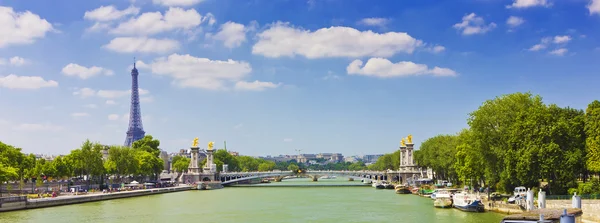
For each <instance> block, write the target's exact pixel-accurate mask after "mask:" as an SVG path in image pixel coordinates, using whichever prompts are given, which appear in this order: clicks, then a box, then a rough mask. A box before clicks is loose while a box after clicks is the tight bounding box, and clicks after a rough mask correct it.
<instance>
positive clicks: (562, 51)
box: [550, 48, 569, 56]
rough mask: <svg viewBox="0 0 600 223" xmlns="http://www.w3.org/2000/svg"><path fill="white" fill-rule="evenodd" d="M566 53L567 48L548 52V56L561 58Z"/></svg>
mask: <svg viewBox="0 0 600 223" xmlns="http://www.w3.org/2000/svg"><path fill="white" fill-rule="evenodd" d="M567 52H569V50H568V49H567V48H559V49H556V50H553V51H550V54H552V55H556V56H563V55H565V53H567Z"/></svg>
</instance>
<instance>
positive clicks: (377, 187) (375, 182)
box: [371, 180, 385, 189]
mask: <svg viewBox="0 0 600 223" xmlns="http://www.w3.org/2000/svg"><path fill="white" fill-rule="evenodd" d="M371 186H372V187H374V188H376V189H384V188H385V186H383V184H382V183H381V181H378V180H374V181H373V183H371Z"/></svg>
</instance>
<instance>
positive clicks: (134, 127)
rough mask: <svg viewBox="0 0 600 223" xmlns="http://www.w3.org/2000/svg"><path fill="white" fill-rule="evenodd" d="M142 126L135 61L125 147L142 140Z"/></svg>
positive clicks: (132, 72)
mask: <svg viewBox="0 0 600 223" xmlns="http://www.w3.org/2000/svg"><path fill="white" fill-rule="evenodd" d="M145 135H146V132H144V126H143V125H142V111H141V110H140V92H139V89H138V70H137V68H135V59H134V62H133V69H132V70H131V108H130V110H129V129H128V130H127V137H125V146H128V147H131V145H132V144H133V142H135V141H137V140H140V139H142V138H144V136H145Z"/></svg>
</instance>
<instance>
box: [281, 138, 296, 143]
mask: <svg viewBox="0 0 600 223" xmlns="http://www.w3.org/2000/svg"><path fill="white" fill-rule="evenodd" d="M283 141H284V142H291V141H294V140H293V139H291V138H285V139H283Z"/></svg>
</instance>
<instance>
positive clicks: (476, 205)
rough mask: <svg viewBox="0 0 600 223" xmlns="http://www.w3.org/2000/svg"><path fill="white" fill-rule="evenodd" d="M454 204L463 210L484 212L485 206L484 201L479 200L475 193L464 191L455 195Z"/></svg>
mask: <svg viewBox="0 0 600 223" xmlns="http://www.w3.org/2000/svg"><path fill="white" fill-rule="evenodd" d="M452 206H454V207H455V208H458V209H459V210H461V211H468V212H483V211H484V208H485V207H484V205H483V203H481V200H479V199H478V198H477V197H476V196H475V195H473V194H469V193H467V192H464V191H463V192H460V193H457V194H455V195H454V196H453V198H452Z"/></svg>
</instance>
